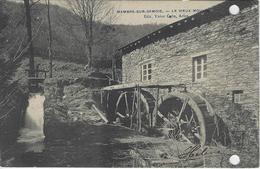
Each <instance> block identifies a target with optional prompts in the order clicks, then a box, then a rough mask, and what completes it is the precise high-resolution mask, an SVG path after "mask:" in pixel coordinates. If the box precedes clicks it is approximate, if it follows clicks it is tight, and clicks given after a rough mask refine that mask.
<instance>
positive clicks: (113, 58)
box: [112, 55, 116, 81]
mask: <svg viewBox="0 0 260 169" xmlns="http://www.w3.org/2000/svg"><path fill="white" fill-rule="evenodd" d="M115 68H116V65H115V55H113V56H112V79H113V80H114V81H115V80H116V71H115Z"/></svg>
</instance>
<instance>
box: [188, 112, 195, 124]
mask: <svg viewBox="0 0 260 169" xmlns="http://www.w3.org/2000/svg"><path fill="white" fill-rule="evenodd" d="M193 117H194V115H193V112H192V113H191V117H190V121H189V123H191V122H192V120H194V119H193Z"/></svg>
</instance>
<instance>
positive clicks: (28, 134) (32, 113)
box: [17, 94, 45, 152]
mask: <svg viewBox="0 0 260 169" xmlns="http://www.w3.org/2000/svg"><path fill="white" fill-rule="evenodd" d="M44 100H45V97H44V96H43V95H41V94H34V95H32V96H31V97H30V98H29V105H28V107H27V109H26V113H25V123H24V124H25V125H24V128H22V129H21V130H20V137H18V139H17V142H18V143H24V145H25V146H26V150H25V151H32V152H41V151H42V150H43V149H44V144H43V141H44V134H43V124H44V121H43V115H44V109H43V103H44Z"/></svg>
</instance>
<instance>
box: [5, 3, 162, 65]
mask: <svg viewBox="0 0 260 169" xmlns="http://www.w3.org/2000/svg"><path fill="white" fill-rule="evenodd" d="M2 9H3V11H4V12H3V13H4V14H5V16H4V15H3V14H2V15H1V17H0V18H3V17H5V18H8V25H7V27H6V28H5V29H4V30H3V31H2V32H1V35H0V39H1V41H2V42H3V44H1V45H3V46H4V47H5V48H0V53H1V54H2V53H3V52H5V53H6V54H7V55H8V56H9V57H14V56H17V55H18V54H19V51H21V50H22V49H23V47H24V46H25V42H26V36H25V35H26V29H25V16H24V6H23V3H13V2H4V4H3V6H2ZM31 12H32V21H33V23H32V25H33V43H34V47H35V55H36V56H40V57H43V58H46V57H47V56H48V53H47V49H48V24H47V9H46V6H45V5H44V4H39V3H38V4H35V5H33V7H32V9H31ZM50 12H51V22H52V29H53V49H54V58H55V59H57V60H63V61H72V62H76V63H82V64H85V63H87V59H86V58H87V57H86V50H85V46H86V41H85V39H84V32H83V31H82V28H81V25H80V24H79V22H78V17H77V16H75V15H74V14H73V13H72V12H70V11H69V10H67V9H65V8H62V7H60V6H56V5H52V6H51V8H50ZM162 26H163V25H137V26H128V25H104V24H102V23H95V25H94V27H95V30H97V29H98V30H101V32H100V31H99V32H94V36H95V37H97V39H98V40H97V41H98V42H96V45H95V46H94V54H93V55H94V58H95V60H107V59H109V58H110V57H111V55H112V53H113V52H114V50H115V49H117V48H119V47H122V46H124V45H126V44H128V43H130V42H132V41H134V40H136V39H138V38H140V37H142V36H144V35H146V34H148V33H150V32H152V31H154V30H156V29H158V28H160V27H162ZM100 37H102V39H101V38H100ZM100 39H101V40H100ZM6 48H8V52H6V51H3V50H6Z"/></svg>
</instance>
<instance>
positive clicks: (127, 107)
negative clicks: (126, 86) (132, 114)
mask: <svg viewBox="0 0 260 169" xmlns="http://www.w3.org/2000/svg"><path fill="white" fill-rule="evenodd" d="M125 105H126V115H127V116H129V106H128V99H127V95H126V94H125Z"/></svg>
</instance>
